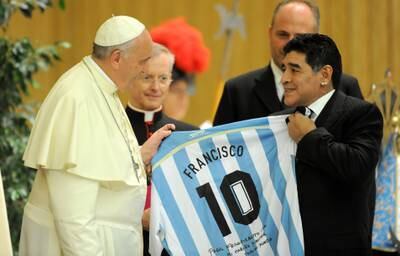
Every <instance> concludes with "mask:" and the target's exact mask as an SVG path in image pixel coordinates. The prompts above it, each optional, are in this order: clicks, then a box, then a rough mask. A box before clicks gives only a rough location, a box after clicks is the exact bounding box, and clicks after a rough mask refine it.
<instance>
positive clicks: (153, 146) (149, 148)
mask: <svg viewBox="0 0 400 256" xmlns="http://www.w3.org/2000/svg"><path fill="white" fill-rule="evenodd" d="M173 130H175V125H174V124H166V125H164V126H163V127H161V128H160V129H158V130H157V131H156V132H155V133H153V135H151V137H150V138H148V139H147V140H146V142H145V143H144V144H143V146H142V147H141V149H140V153H141V154H142V159H143V162H144V164H145V165H146V166H149V165H150V162H151V159H152V158H153V156H154V155H155V154H156V153H157V150H158V147H159V146H160V143H161V141H162V140H163V139H164V138H165V137H168V136H169V135H170V134H171V133H172V131H173Z"/></svg>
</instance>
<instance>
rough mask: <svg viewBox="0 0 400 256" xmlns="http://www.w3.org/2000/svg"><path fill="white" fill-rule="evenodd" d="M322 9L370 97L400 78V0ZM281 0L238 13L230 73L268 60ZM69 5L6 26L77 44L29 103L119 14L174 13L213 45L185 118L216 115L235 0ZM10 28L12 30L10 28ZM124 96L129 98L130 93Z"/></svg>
mask: <svg viewBox="0 0 400 256" xmlns="http://www.w3.org/2000/svg"><path fill="white" fill-rule="evenodd" d="M316 2H317V3H318V4H319V6H320V11H321V33H324V34H327V35H329V36H331V37H332V38H333V39H334V40H335V41H336V43H337V44H338V46H339V49H340V51H341V53H342V58H343V64H344V71H345V72H346V73H350V74H352V75H354V76H355V77H357V78H358V80H359V82H360V86H361V89H362V92H363V94H364V97H366V96H368V94H369V92H370V88H371V84H372V83H373V82H379V81H382V80H383V76H384V72H385V70H386V69H387V68H391V69H392V71H393V77H394V80H396V79H398V75H397V71H400V49H399V42H400V40H399V39H400V15H397V13H398V11H399V10H400V1H398V0H335V1H331V0H317V1H316ZM276 3H277V1H266V0H251V1H249V0H246V1H245V0H242V1H239V5H238V13H239V15H242V17H243V21H244V26H245V32H246V37H245V38H243V37H241V36H240V34H239V33H238V31H235V32H234V33H233V37H232V51H231V59H230V61H229V65H228V66H227V68H228V72H227V75H226V77H227V78H230V77H233V76H236V75H238V74H240V73H243V72H245V71H248V70H251V69H255V68H257V67H261V66H264V65H266V64H267V62H268V61H269V58H270V56H269V43H268V37H267V36H268V34H267V29H268V26H269V23H270V20H271V14H272V11H273V7H274V6H275V5H276ZM65 4H66V8H65V10H61V9H59V8H49V9H48V10H46V12H44V13H40V12H39V11H35V12H33V17H32V19H26V18H24V17H22V15H21V14H20V13H16V14H15V15H13V17H12V18H11V20H10V24H9V28H8V30H7V32H6V35H7V37H9V38H11V39H12V38H20V37H23V36H27V37H29V38H30V39H31V40H32V43H33V44H34V45H36V44H37V45H43V44H50V43H53V42H55V41H57V40H64V41H68V42H70V43H71V45H72V47H71V48H70V49H65V50H62V51H61V58H62V61H61V62H59V63H56V64H55V66H54V67H53V68H51V69H50V70H49V71H48V72H40V74H38V75H37V76H36V77H35V78H36V79H37V80H38V81H39V82H40V83H41V84H42V86H41V88H39V89H30V96H29V97H27V98H25V101H41V100H43V99H44V97H45V96H46V94H47V93H48V91H49V89H50V88H51V86H52V85H53V84H54V82H55V81H56V79H57V78H58V77H59V76H60V75H61V74H62V73H63V72H64V71H66V70H67V69H68V68H69V67H71V66H72V65H74V64H75V63H77V62H79V61H80V60H81V59H82V57H83V56H85V55H88V54H90V52H91V46H92V40H93V38H94V35H95V32H96V29H97V27H98V26H99V25H100V24H101V23H102V22H103V21H104V20H106V19H107V18H109V17H110V16H111V15H112V14H115V15H130V16H134V17H136V18H138V19H139V20H141V21H142V22H144V23H145V24H146V25H147V27H148V28H151V27H153V26H156V25H158V24H159V23H161V22H162V21H164V20H166V19H170V18H173V17H177V16H183V17H185V18H186V20H187V22H188V23H190V24H191V25H193V26H195V27H197V28H198V29H199V30H200V31H201V32H202V33H203V36H204V40H205V43H206V45H207V46H208V47H209V48H210V50H211V63H210V66H209V68H208V70H207V72H204V73H202V74H201V75H199V76H197V81H196V84H197V87H196V93H195V95H193V96H192V100H191V105H190V109H189V112H188V114H187V115H186V117H185V119H184V120H185V121H187V122H189V123H192V124H195V125H199V124H201V123H202V122H203V121H205V120H207V119H208V120H211V119H212V118H213V114H214V113H213V104H214V103H213V102H214V99H215V97H216V91H217V87H218V85H219V82H220V79H221V65H222V59H223V51H224V47H225V44H226V36H222V37H219V38H217V37H216V34H217V33H218V32H219V30H220V26H221V19H220V15H219V13H218V12H217V11H216V9H215V6H216V4H221V5H223V6H225V8H226V9H227V10H228V11H229V10H231V9H232V8H233V1H232V0H202V1H193V0H170V1H165V0H142V1H127V0H113V1H89V0H86V1H65ZM3 34H4V31H3ZM123 98H124V96H123Z"/></svg>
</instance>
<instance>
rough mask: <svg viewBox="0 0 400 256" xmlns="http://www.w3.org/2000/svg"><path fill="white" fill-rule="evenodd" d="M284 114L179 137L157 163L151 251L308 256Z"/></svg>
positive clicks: (169, 143) (170, 139)
mask: <svg viewBox="0 0 400 256" xmlns="http://www.w3.org/2000/svg"><path fill="white" fill-rule="evenodd" d="M285 117H286V116H275V117H268V118H258V119H251V120H246V121H241V122H236V123H232V124H227V125H222V126H216V127H213V128H210V129H206V130H200V131H189V132H174V133H173V134H172V135H171V136H169V137H168V138H167V139H166V140H165V141H164V142H163V143H162V145H161V147H160V150H159V152H158V153H157V155H156V156H155V157H154V159H153V188H152V204H151V224H150V253H151V254H152V255H154V256H156V255H160V254H161V251H162V249H163V248H165V249H166V250H167V251H168V252H169V254H170V255H304V243H303V230H302V225H301V219H300V213H299V204H298V197H297V186H296V177H295V170H294V155H295V150H296V145H295V143H294V142H293V141H292V140H291V139H290V138H289V136H288V132H287V126H286V123H285Z"/></svg>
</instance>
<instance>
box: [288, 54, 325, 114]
mask: <svg viewBox="0 0 400 256" xmlns="http://www.w3.org/2000/svg"><path fill="white" fill-rule="evenodd" d="M282 67H283V74H282V80H281V82H282V85H283V88H284V89H285V95H284V96H285V104H286V105H287V106H289V107H297V106H309V105H310V104H311V103H313V102H314V101H316V100H317V99H318V98H319V97H321V96H322V95H324V93H325V92H324V91H323V88H322V86H321V81H322V80H323V79H322V78H323V77H322V74H321V71H318V72H314V71H313V70H312V68H311V66H310V65H308V64H307V62H306V56H305V54H303V53H299V52H295V51H292V52H289V53H288V54H287V55H286V57H285V58H284V59H283V65H282Z"/></svg>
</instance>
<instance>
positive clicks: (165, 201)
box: [153, 167, 200, 255]
mask: <svg viewBox="0 0 400 256" xmlns="http://www.w3.org/2000/svg"><path fill="white" fill-rule="evenodd" d="M163 171H164V170H162V168H161V167H158V168H156V169H155V170H154V171H153V175H154V178H153V185H154V186H156V187H157V191H158V195H159V197H160V200H161V203H162V205H163V208H164V210H165V212H166V213H167V216H168V219H169V221H170V222H171V224H172V226H173V227H174V229H175V233H176V236H177V237H178V241H179V243H180V244H181V247H182V249H183V251H184V252H185V255H200V253H199V251H198V250H199V249H200V248H197V247H196V245H195V243H194V240H193V237H192V233H191V232H190V231H189V230H188V228H187V225H186V223H185V218H184V214H182V213H181V212H180V211H179V207H178V203H177V202H176V200H175V197H174V196H173V194H172V191H171V188H170V187H169V185H168V182H167V180H166V178H165V175H164V173H163ZM167 171H172V170H167ZM194 234H195V233H194ZM188 248H190V249H191V251H188ZM194 251H196V254H194Z"/></svg>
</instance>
